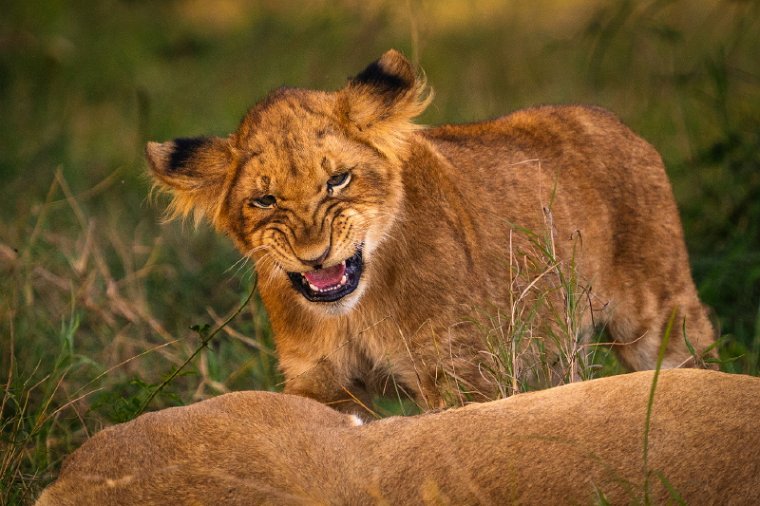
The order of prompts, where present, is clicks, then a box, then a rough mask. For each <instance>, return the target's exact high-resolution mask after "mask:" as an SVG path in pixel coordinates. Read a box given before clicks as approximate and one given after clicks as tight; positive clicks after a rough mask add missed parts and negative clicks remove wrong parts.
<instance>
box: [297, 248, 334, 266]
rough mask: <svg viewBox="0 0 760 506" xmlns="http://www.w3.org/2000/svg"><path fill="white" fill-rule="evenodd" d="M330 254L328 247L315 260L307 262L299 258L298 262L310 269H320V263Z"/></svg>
mask: <svg viewBox="0 0 760 506" xmlns="http://www.w3.org/2000/svg"><path fill="white" fill-rule="evenodd" d="M329 254H330V246H328V247H327V249H325V250H324V251H323V252H322V254H321V255H319V256H318V257H317V258H313V259H311V260H307V259H304V258H299V260H300V261H301V262H303V263H305V264H306V265H309V266H311V267H314V268H315V269H321V268H322V263H324V261H325V260H326V259H327V256H328V255H329Z"/></svg>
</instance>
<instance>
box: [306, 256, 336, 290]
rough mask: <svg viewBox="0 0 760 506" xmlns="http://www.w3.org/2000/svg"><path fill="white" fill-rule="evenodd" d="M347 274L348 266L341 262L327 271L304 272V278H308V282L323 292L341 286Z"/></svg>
mask: <svg viewBox="0 0 760 506" xmlns="http://www.w3.org/2000/svg"><path fill="white" fill-rule="evenodd" d="M345 273H346V264H345V262H341V263H339V264H338V265H333V266H332V267H328V268H326V269H317V270H315V271H309V272H304V273H303V276H304V277H305V278H306V281H308V282H309V283H311V284H312V285H314V286H316V287H317V288H319V289H320V290H322V289H325V288H330V287H332V286H337V285H339V284H340V280H341V279H343V274H345Z"/></svg>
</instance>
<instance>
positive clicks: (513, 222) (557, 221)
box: [147, 50, 715, 411]
mask: <svg viewBox="0 0 760 506" xmlns="http://www.w3.org/2000/svg"><path fill="white" fill-rule="evenodd" d="M430 99H431V95H430V94H429V93H428V92H427V91H426V85H425V81H424V79H422V78H421V77H420V76H419V75H418V74H417V73H416V72H415V70H414V68H413V67H412V65H411V64H410V63H409V62H408V61H407V60H406V59H405V58H404V57H403V56H402V55H401V54H400V53H398V52H397V51H393V50H391V51H388V52H387V53H385V54H384V55H383V56H382V57H381V58H380V59H379V60H378V61H376V62H374V63H372V64H371V65H369V66H368V67H367V68H366V69H365V70H363V71H362V72H361V73H359V74H358V75H357V76H356V77H354V78H353V79H351V80H350V81H349V82H348V84H347V85H346V86H345V87H344V88H342V89H340V90H338V91H335V92H324V91H311V90H302V89H290V88H283V89H279V90H276V91H274V92H272V93H271V94H270V95H269V96H268V97H266V98H265V99H264V100H263V101H261V102H260V103H259V104H257V105H255V106H254V107H253V108H251V109H250V111H249V112H248V113H247V115H246V116H245V118H244V119H243V121H242V122H241V124H240V127H239V128H238V129H237V130H236V131H235V132H234V133H232V134H231V135H229V136H228V137H226V138H220V137H200V138H180V139H175V140H173V141H168V142H164V143H155V142H150V143H148V146H147V158H148V161H149V164H150V168H151V172H152V175H153V177H154V179H155V182H156V183H157V185H158V186H160V187H162V188H164V189H167V190H168V191H170V192H171V194H172V195H173V201H172V203H171V209H170V213H171V214H172V215H173V216H182V215H187V214H191V213H192V214H194V215H195V216H196V218H200V217H205V218H207V219H208V220H209V221H210V223H211V224H213V225H214V227H216V229H217V230H219V231H220V232H222V233H224V234H226V235H227V236H229V237H230V238H231V239H232V240H233V241H234V242H235V244H236V245H237V247H238V248H239V249H240V251H241V252H242V253H243V254H244V255H247V256H250V257H251V258H253V259H254V260H255V266H256V270H257V272H258V278H259V290H260V293H261V297H262V299H263V301H264V304H265V305H266V308H267V310H268V313H269V318H270V320H271V324H272V328H273V330H274V332H275V338H276V345H277V351H278V353H279V357H280V365H281V368H282V370H283V372H284V374H285V378H286V392H290V393H295V394H300V395H306V396H309V397H313V398H315V399H318V400H320V401H323V402H327V403H331V404H333V405H335V406H336V407H338V408H340V409H344V410H348V411H361V410H362V407H361V406H362V405H364V406H366V405H368V404H369V402H370V399H371V394H374V393H381V394H393V395H396V394H397V393H398V392H406V393H408V394H409V395H411V396H412V397H413V398H414V399H416V400H417V402H418V403H419V404H420V405H422V406H423V407H438V406H441V405H444V404H447V403H448V404H456V403H460V402H462V401H466V400H472V399H475V400H483V399H489V398H494V397H497V396H499V395H500V394H504V393H505V391H504V383H505V382H506V383H508V384H512V385H518V384H519V382H522V381H530V379H531V378H533V379H535V378H537V377H539V376H541V375H544V376H545V377H547V378H548V380H549V384H556V383H562V382H564V381H566V380H568V379H572V378H570V377H568V376H572V375H574V374H578V370H579V369H578V368H579V365H578V363H576V358H577V357H578V356H579V355H580V356H581V359H582V358H583V356H584V354H585V353H586V351H585V350H586V348H584V339H585V338H587V337H588V336H589V335H591V334H592V333H593V332H594V330H595V329H600V328H603V329H605V331H606V332H607V333H608V334H609V336H611V338H612V340H613V342H614V348H615V351H616V352H617V355H618V357H619V358H620V360H621V361H622V362H623V363H624V364H625V365H626V366H627V367H629V368H630V369H634V370H638V369H648V368H652V367H654V365H655V360H656V355H657V350H658V347H659V345H660V342H661V339H662V336H663V333H664V330H665V327H666V325H667V323H668V321H669V318H670V315H671V314H673V313H674V312H675V314H676V315H677V318H676V320H675V321H676V323H675V325H674V326H673V331H672V334H671V340H670V345H669V347H668V349H667V353H666V356H665V360H664V366H665V367H678V366H683V365H699V363H698V357H693V356H692V353H690V350H689V347H688V346H687V345H686V341H685V339H684V335H683V329H686V336H687V338H688V340H689V342H690V343H691V344H692V345H693V348H694V349H695V350H696V352H697V355H699V354H700V353H702V352H704V350H705V349H707V348H709V347H710V346H711V344H712V343H713V341H714V334H715V331H714V329H713V328H712V326H711V323H710V321H709V319H708V316H707V314H706V311H705V309H704V308H703V306H702V304H701V303H700V301H699V299H698V297H697V292H696V290H695V287H694V282H693V281H692V278H691V274H690V271H689V263H688V258H687V253H686V248H685V245H684V239H683V232H682V228H681V223H680V220H679V217H678V211H677V209H676V204H675V202H674V199H673V195H672V192H671V188H670V185H669V183H668V179H667V177H666V175H665V170H664V167H663V164H662V160H661V159H660V156H659V155H658V153H657V152H656V151H655V150H654V148H652V146H650V145H649V144H647V143H646V142H645V141H644V140H642V139H641V138H639V137H637V136H636V135H635V134H634V133H632V132H631V131H630V130H629V129H628V128H626V127H625V126H624V125H622V124H621V123H620V122H619V121H618V120H617V119H616V118H615V117H614V116H613V115H612V114H610V113H608V112H606V111H604V110H601V109H598V108H593V107H582V106H561V107H538V108H534V109H528V110H524V111H518V112H515V113H513V114H510V115H508V116H504V117H501V118H497V119H494V120H491V121H486V122H482V123H474V124H467V125H445V126H440V127H436V128H428V129H423V128H421V127H420V126H418V125H415V124H414V123H413V119H414V118H415V117H416V116H417V115H419V114H420V113H421V112H422V111H423V110H424V109H425V107H426V106H427V104H428V102H430ZM518 319H519V321H518ZM520 329H522V330H520ZM526 329H527V333H526ZM518 335H519V336H521V337H520V338H519V339H518V338H517V337H516V336H518ZM557 336H559V337H557ZM562 336H565V338H563V337H562ZM504 356H507V357H510V358H509V360H506V362H507V366H506V367H504V368H503V370H502V372H503V373H504V374H501V375H500V374H498V371H497V369H498V365H499V360H501V361H502V362H500V363H502V364H504V360H503V359H502V357H504ZM580 362H582V360H581V361H580ZM505 378H506V381H505ZM506 393H510V392H506Z"/></svg>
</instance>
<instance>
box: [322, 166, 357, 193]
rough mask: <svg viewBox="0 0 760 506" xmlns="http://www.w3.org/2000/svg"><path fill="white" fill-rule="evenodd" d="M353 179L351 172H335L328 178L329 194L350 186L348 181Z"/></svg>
mask: <svg viewBox="0 0 760 506" xmlns="http://www.w3.org/2000/svg"><path fill="white" fill-rule="evenodd" d="M350 181H351V173H350V172H341V173H340V174H335V175H334V176H332V177H331V178H330V179H328V180H327V193H328V194H329V195H332V194H333V193H335V191H336V190H340V189H343V188H345V187H346V186H348V183H349V182H350Z"/></svg>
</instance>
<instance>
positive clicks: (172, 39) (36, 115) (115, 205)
mask: <svg viewBox="0 0 760 506" xmlns="http://www.w3.org/2000/svg"><path fill="white" fill-rule="evenodd" d="M6 4H7V5H5V6H4V12H3V16H2V19H0V110H2V111H3V128H2V129H0V177H2V181H3V185H2V189H1V190H0V191H1V192H2V198H1V199H0V350H2V351H0V383H2V385H3V392H2V394H1V395H0V398H1V399H2V402H1V404H0V416H1V418H0V436H1V438H0V504H25V503H29V502H30V501H31V500H33V498H34V497H35V496H36V494H37V493H38V491H39V490H40V489H41V487H43V486H44V485H45V484H46V483H48V482H49V481H50V480H51V479H52V478H53V477H54V476H55V475H56V473H57V470H58V468H59V466H60V464H61V462H62V459H63V457H64V456H65V455H66V454H67V453H68V452H70V451H71V450H72V449H74V448H75V447H77V446H78V445H79V444H80V443H81V442H82V441H83V440H84V439H86V438H87V437H88V436H89V435H90V434H92V433H93V432H94V431H97V430H98V429H100V428H101V427H103V426H105V425H108V424H111V423H114V422H118V421H123V420H126V419H129V418H131V417H133V416H134V415H135V414H136V413H137V412H138V411H139V410H140V408H141V407H142V405H143V404H145V403H146V400H147V399H148V397H149V396H150V395H152V393H153V392H155V391H156V389H157V387H159V386H160V385H162V384H164V382H166V380H167V379H171V380H170V381H168V382H166V385H165V386H163V387H162V388H161V390H160V394H158V395H157V396H156V397H155V398H154V399H152V400H151V401H150V405H149V406H148V408H149V409H155V408H160V407H164V406H169V405H174V404H180V403H187V402H192V401H193V400H196V399H200V398H204V397H207V396H210V395H216V394H218V393H221V392H225V391H228V390H237V389H267V390H276V389H279V388H281V381H282V379H281V377H280V376H279V375H278V373H277V369H276V367H277V362H276V357H275V356H274V352H273V343H272V336H271V331H270V329H269V326H268V323H267V321H266V316H265V314H264V312H263V310H262V306H261V302H260V300H258V297H257V296H256V295H254V297H253V299H252V300H251V302H249V303H245V304H244V301H245V299H246V297H247V295H248V294H249V293H250V292H251V289H252V286H253V278H252V275H251V271H250V265H245V264H242V265H241V262H239V257H238V255H237V254H236V253H235V252H234V251H233V249H232V247H231V245H230V244H229V243H228V242H227V241H225V240H224V239H222V238H220V237H218V236H217V235H216V234H214V233H213V232H212V231H210V230H209V229H207V228H204V227H201V228H198V229H191V228H188V227H183V226H182V225H181V224H170V225H162V224H161V223H160V209H162V208H163V205H162V203H158V204H157V205H155V206H153V205H149V204H148V203H147V200H146V195H147V194H148V189H149V185H148V183H147V181H146V179H145V177H144V171H145V166H144V162H143V159H142V150H143V146H144V143H145V142H146V141H147V140H149V139H150V140H166V139H168V138H172V137H177V136H190V135H199V134H204V133H214V134H224V133H227V132H229V131H231V130H233V129H234V128H235V127H236V122H237V121H238V119H239V118H240V117H241V115H242V114H243V112H244V111H245V109H246V108H247V107H248V106H249V105H250V104H252V103H253V102H255V101H256V100H258V99H260V98H261V97H262V96H263V95H264V94H265V93H266V92H267V91H268V90H270V89H272V88H274V87H277V86H280V85H282V84H290V85H297V86H304V87H311V88H323V89H334V88H337V87H339V86H340V85H342V83H343V82H344V81H345V78H346V77H347V76H349V75H351V74H353V73H356V72H357V71H359V70H360V69H361V68H363V66H364V65H366V64H367V63H368V62H369V61H371V60H372V59H374V58H376V57H377V56H379V55H380V54H381V53H382V52H383V51H384V50H386V49H388V48H390V47H396V48H399V49H401V50H403V51H404V52H405V53H407V54H408V55H410V56H412V57H413V58H416V59H417V60H418V61H419V63H420V64H421V65H422V66H423V67H424V69H425V71H426V73H427V76H428V79H429V82H430V83H431V84H432V85H433V86H434V88H435V91H436V100H435V102H434V103H433V105H432V106H431V108H430V109H429V110H428V111H427V112H426V113H425V115H424V117H423V118H422V121H423V122H424V123H428V124H436V123H441V122H458V121H470V120H477V119H483V118H488V117H493V116H496V115H500V114H503V113H505V112H508V111H511V110H514V109H517V108H520V107H526V106H530V105H535V104H539V103H561V102H581V103H594V104H599V105H602V106H605V107H607V108H609V109H612V110H613V111H615V112H616V113H617V114H619V115H620V116H621V118H622V119H623V120H624V121H625V122H626V123H627V124H629V125H630V126H631V127H632V128H633V129H634V130H636V131H637V132H639V133H640V134H642V135H643V136H644V137H645V138H646V139H648V140H649V141H650V142H652V143H653V144H654V145H655V146H656V147H657V148H658V149H659V150H660V151H661V153H662V154H663V157H664V159H665V162H666V165H667V167H668V169H669V174H670V176H671V179H672V182H673V186H674V190H675V193H676V198H677V200H678V202H679V206H680V209H681V213H682V217H683V222H684V229H685V233H686V238H687V242H688V246H689V249H690V254H691V261H692V266H693V271H694V277H695V280H696V281H697V284H698V286H699V290H700V294H701V296H702V299H703V301H704V302H705V303H707V304H708V305H710V306H711V307H713V308H714V310H715V313H716V315H717V318H718V319H719V321H720V324H721V330H722V334H723V337H724V339H723V341H722V343H723V344H722V345H721V348H720V350H719V351H720V354H721V357H722V359H723V360H724V363H723V365H722V368H723V369H724V370H727V371H731V372H744V373H749V374H755V375H757V374H759V373H760V154H759V153H758V150H757V146H758V145H760V133H759V132H760V68H759V67H760V63H759V62H758V60H757V57H756V41H757V40H758V39H760V2H758V1H756V0H744V1H732V2H719V1H717V0H698V1H687V0H645V1H641V2H635V1H632V0H620V1H616V2H601V1H600V2H596V1H593V0H572V1H561V0H537V1H535V2H500V1H496V0H478V1H475V2H457V1H453V0H445V1H440V2H432V1H429V0H425V1H420V0H410V1H409V2H394V3H390V2H388V3H385V2H379V1H370V2H363V3H361V5H360V4H358V3H355V2H349V1H340V2H331V3H329V4H328V3H325V2H312V3H308V4H299V5H298V6H296V5H291V4H289V3H283V2H270V1H264V0H262V1H258V2H244V1H242V0H217V1H215V2H200V1H197V0H176V1H173V2H160V3H154V2H142V1H135V0H133V1H120V0H110V1H105V0H103V1H99V2H85V1H83V0H77V1H73V2H67V3H65V4H61V3H55V2H48V1H43V0H31V1H22V0H10V1H9V2H6ZM541 239H542V241H539V242H538V243H537V244H536V248H537V249H536V254H537V256H538V259H539V260H538V261H537V262H536V264H535V266H534V267H535V272H533V273H532V275H538V274H540V273H541V272H544V271H547V269H548V271H547V272H550V274H546V275H545V277H544V278H542V279H545V280H547V281H548V280H549V279H550V278H551V280H552V283H553V284H552V288H550V289H549V290H550V291H551V290H554V292H553V293H554V294H555V296H554V297H553V298H552V300H553V301H558V302H557V305H556V315H557V317H556V318H555V320H556V321H557V323H561V324H562V327H561V328H562V329H563V331H562V332H560V334H562V335H565V336H575V335H576V334H575V331H574V329H573V325H574V321H577V320H575V319H574V318H573V317H572V315H574V314H578V313H579V311H581V310H582V309H583V303H584V302H583V301H584V298H583V283H582V280H573V279H572V276H567V275H565V274H564V273H567V272H571V270H569V271H561V272H560V270H557V268H558V267H559V266H556V265H555V266H554V270H551V269H550V267H551V266H552V265H553V264H552V262H551V256H550V255H549V256H547V255H546V254H545V253H546V251H545V250H546V248H545V245H546V244H547V243H546V242H545V240H544V239H546V238H541ZM542 248H543V249H542ZM542 252H543V253H542ZM506 268H507V269H508V268H509V266H508V265H507V266H506ZM522 274H523V275H527V274H528V273H526V272H523V273H522ZM560 274H562V275H564V276H565V278H564V279H562V278H561V277H560ZM523 286H525V285H523ZM542 290H544V293H546V292H545V290H546V288H542ZM520 293H522V291H521V292H520ZM537 294H538V292H532V291H530V290H529V291H528V292H526V293H525V295H524V297H523V298H522V299H519V298H518V299H516V300H515V304H513V305H512V306H511V307H510V308H509V311H508V312H507V314H502V313H499V312H491V313H488V312H487V311H486V312H485V313H484V314H483V315H476V316H482V317H483V318H481V321H482V322H483V329H484V336H485V337H484V339H491V342H492V343H502V342H504V341H502V340H501V339H496V340H493V339H492V338H494V337H496V336H497V335H499V333H505V334H507V335H512V336H520V335H524V336H525V338H526V340H528V341H529V337H530V336H531V332H534V334H533V335H536V334H535V331H536V327H535V324H537V323H538V322H535V318H534V315H535V310H534V304H535V303H536V300H537V298H536V297H537ZM518 295H519V294H518ZM538 295H540V294H538ZM552 303H554V302H552ZM240 307H242V310H241V311H240V314H239V315H238V316H237V317H236V318H234V319H233V320H232V321H231V322H230V324H229V325H227V326H225V327H223V330H220V331H219V332H218V333H217V334H216V335H215V336H214V337H213V339H212V340H210V341H209V342H208V343H206V344H207V345H203V337H204V336H206V337H208V336H209V334H207V333H206V334H204V333H203V332H204V331H203V329H210V328H217V327H219V326H220V325H221V324H222V323H223V322H224V321H225V320H227V319H228V318H229V317H231V316H232V315H233V314H234V313H235V311H236V310H237V309H238V308H240ZM484 311H485V310H484ZM568 315H569V316H571V317H570V318H568ZM505 317H506V318H505ZM505 322H507V324H506V325H505ZM521 324H524V325H523V326H522V327H519V325H521ZM531 325H533V326H531ZM191 327H195V328H196V330H198V331H201V332H200V333H199V332H196V331H195V330H192V329H191ZM518 327H519V328H518ZM206 332H207V331H206ZM541 332H543V331H541ZM521 333H522V334H521ZM491 351H492V353H493V356H494V357H495V359H494V362H493V369H492V373H493V374H494V375H495V376H496V377H498V378H500V379H499V381H500V382H501V383H502V384H503V385H504V391H505V394H507V393H510V392H511V391H514V390H519V389H522V388H528V386H526V385H522V384H516V383H515V377H516V375H515V371H514V370H513V369H511V368H513V365H510V364H514V360H513V358H514V357H516V355H517V352H518V350H517V348H509V349H500V348H498V347H492V350H491ZM590 351H593V352H594V353H595V354H596V357H595V358H593V359H592V360H590V361H589V366H588V367H589V368H588V369H587V370H586V372H585V373H584V372H583V369H580V370H579V371H580V372H581V373H582V374H581V375H583V374H594V375H605V374H609V373H613V372H615V370H616V364H615V363H614V361H613V360H611V359H608V358H606V352H605V351H604V349H603V348H599V347H596V348H590V349H589V348H577V347H576V348H573V349H571V350H569V352H568V355H567V356H568V357H571V356H575V355H576V352H583V353H585V352H590ZM193 356H194V357H195V358H193V360H192V361H190V363H189V364H186V365H185V363H186V362H187V361H188V359H189V358H190V357H193ZM585 360H586V359H585V358H584V359H583V361H580V362H574V365H571V364H570V363H569V362H568V364H567V365H568V367H570V368H571V369H572V368H574V367H576V366H577V365H580V364H581V363H583V364H585V363H586V362H585ZM391 404H392V403H391ZM397 409H398V408H397V407H394V406H393V405H387V404H386V405H385V406H380V407H379V409H378V411H379V412H381V413H388V412H394V410H397ZM408 409H413V408H408Z"/></svg>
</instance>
